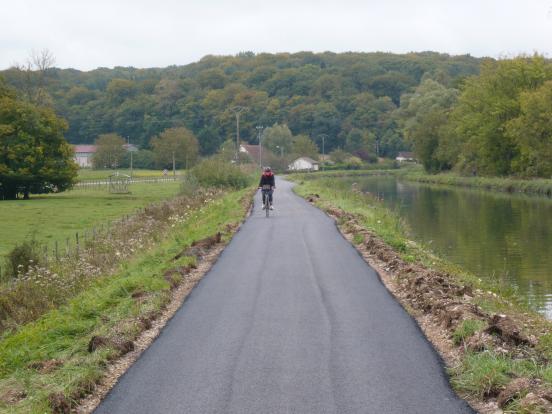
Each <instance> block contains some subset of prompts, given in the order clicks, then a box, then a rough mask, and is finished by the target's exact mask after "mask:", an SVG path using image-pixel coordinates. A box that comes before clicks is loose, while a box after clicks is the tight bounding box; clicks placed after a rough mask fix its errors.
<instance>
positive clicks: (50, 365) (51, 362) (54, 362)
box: [29, 359, 63, 374]
mask: <svg viewBox="0 0 552 414" xmlns="http://www.w3.org/2000/svg"><path fill="white" fill-rule="evenodd" d="M62 365H63V361H62V360H61V359H48V360H46V361H37V362H33V363H32V364H29V368H31V369H36V370H37V371H38V372H40V373H41V374H49V373H50V372H52V371H54V370H55V369H56V368H57V367H60V366H62Z"/></svg>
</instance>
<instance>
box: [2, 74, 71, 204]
mask: <svg viewBox="0 0 552 414" xmlns="http://www.w3.org/2000/svg"><path fill="white" fill-rule="evenodd" d="M66 130H67V123H66V122H65V121H64V120H63V119H61V118H58V117H57V116H56V115H55V114H54V112H53V111H52V110H51V109H49V108H44V107H40V108H39V107H36V106H34V105H33V104H31V103H29V102H23V101H21V100H19V99H17V97H16V96H15V94H14V93H13V92H12V91H10V90H9V89H7V88H5V87H3V86H2V84H1V82H0V198H3V199H15V198H17V197H18V196H19V195H20V194H22V195H23V197H24V198H29V195H30V194H31V193H33V194H40V193H49V192H54V191H64V190H66V189H68V188H70V187H71V186H72V185H73V183H74V181H75V179H76V176H77V170H78V166H77V165H76V163H75V162H74V161H73V150H72V148H71V146H70V145H69V144H68V143H67V141H65V138H64V137H63V133H64V132H65V131H66Z"/></svg>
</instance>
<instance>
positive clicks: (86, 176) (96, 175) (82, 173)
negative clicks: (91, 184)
mask: <svg viewBox="0 0 552 414" xmlns="http://www.w3.org/2000/svg"><path fill="white" fill-rule="evenodd" d="M117 172H118V173H119V174H126V175H130V169H119V170H92V169H88V168H81V169H80V170H79V177H78V179H79V180H99V179H102V178H107V177H109V176H110V175H112V174H116V173H117ZM183 172H184V170H176V175H182V174H183ZM172 174H173V172H172V171H169V172H168V175H169V176H171V177H172ZM132 176H133V177H162V176H163V170H138V169H134V170H132Z"/></svg>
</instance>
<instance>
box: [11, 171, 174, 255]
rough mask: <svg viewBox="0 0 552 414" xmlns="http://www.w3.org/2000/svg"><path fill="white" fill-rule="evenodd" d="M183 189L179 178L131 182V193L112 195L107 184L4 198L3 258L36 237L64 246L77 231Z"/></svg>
mask: <svg viewBox="0 0 552 414" xmlns="http://www.w3.org/2000/svg"><path fill="white" fill-rule="evenodd" d="M179 189H180V183H179V181H175V182H164V183H160V184H152V183H135V184H131V185H130V194H110V193H109V192H108V191H107V187H106V188H105V189H102V190H88V189H86V190H85V189H75V190H72V191H67V192H63V193H59V194H47V195H34V196H31V199H30V200H8V201H0V229H1V231H0V257H1V256H4V255H5V254H6V253H8V251H9V250H10V249H11V248H13V247H14V246H15V245H16V244H18V243H20V242H22V241H23V240H25V239H31V238H33V237H34V238H35V239H36V240H37V241H39V242H41V243H48V244H50V249H51V248H53V246H54V241H56V240H57V241H58V243H60V248H61V246H64V243H65V240H66V238H68V237H70V238H72V240H73V239H74V237H75V232H77V231H78V232H83V231H85V230H90V229H92V228H93V227H94V226H99V225H102V224H106V223H107V222H108V221H110V220H115V219H117V218H120V217H121V216H123V215H125V214H130V213H132V212H133V211H135V210H136V209H138V208H143V207H145V206H146V205H148V204H150V203H154V202H158V201H161V200H165V199H168V198H172V197H174V196H175V195H176V194H177V193H178V191H179Z"/></svg>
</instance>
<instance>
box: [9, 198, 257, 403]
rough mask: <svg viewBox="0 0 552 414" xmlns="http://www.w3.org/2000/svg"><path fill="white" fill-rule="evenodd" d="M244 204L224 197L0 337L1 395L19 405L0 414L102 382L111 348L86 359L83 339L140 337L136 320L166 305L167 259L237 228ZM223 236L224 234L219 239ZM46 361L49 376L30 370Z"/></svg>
mask: <svg viewBox="0 0 552 414" xmlns="http://www.w3.org/2000/svg"><path fill="white" fill-rule="evenodd" d="M244 197H249V190H242V191H240V192H234V193H230V194H228V195H226V196H224V197H222V198H220V199H218V200H216V201H214V202H212V203H210V204H208V205H206V206H204V207H202V208H200V209H199V210H197V211H195V212H194V213H193V214H192V215H191V216H190V217H189V218H188V219H187V220H186V221H185V222H184V223H183V224H180V225H178V226H176V227H175V228H173V229H172V230H171V232H170V235H169V236H168V238H166V239H165V240H164V241H161V242H159V243H158V244H156V247H155V248H154V249H152V250H150V251H148V252H145V253H143V254H142V255H140V256H139V257H136V258H135V259H134V260H131V261H128V262H127V263H124V264H123V265H121V267H120V271H119V272H117V273H116V274H115V275H113V276H109V277H104V278H100V279H98V280H97V281H96V282H95V283H94V284H93V285H92V286H91V287H90V288H88V289H87V290H86V291H84V292H83V293H82V294H80V295H78V296H77V297H75V298H74V299H72V300H71V301H70V302H69V303H68V304H67V305H65V306H63V307H61V308H60V309H58V310H55V311H51V312H49V313H47V314H45V315H44V316H43V317H42V318H41V319H39V320H38V321H36V322H33V323H29V324H27V325H26V326H24V327H22V328H21V329H20V330H19V331H18V332H17V333H15V334H11V335H9V336H6V337H4V338H3V339H2V341H0V396H1V395H3V394H4V393H5V392H6V391H7V390H8V389H12V390H21V391H23V392H24V393H25V394H26V398H24V399H23V400H22V401H20V402H19V403H17V404H15V405H8V404H7V403H6V402H2V401H1V398H0V411H2V412H6V411H8V410H9V412H13V413H38V412H40V413H42V412H46V413H47V412H51V409H50V407H49V405H48V396H49V395H50V394H51V393H53V392H61V393H63V394H64V395H65V396H66V397H67V398H68V399H69V400H75V399H77V397H78V396H79V394H80V393H81V392H82V390H83V389H86V388H89V387H90V384H93V383H95V382H96V381H97V380H98V378H100V377H101V375H102V373H103V372H104V370H105V366H106V365H107V363H108V361H109V359H110V358H112V357H114V356H115V355H116V351H115V350H113V349H111V348H100V350H98V351H95V352H93V353H89V352H88V351H87V345H88V342H89V341H90V338H91V337H92V336H93V335H103V336H110V335H111V334H112V333H113V332H117V333H118V334H119V335H120V336H121V337H123V338H126V339H132V338H134V336H135V335H136V334H137V333H138V332H139V326H138V324H137V320H138V318H139V317H141V316H147V315H149V314H151V313H152V312H155V311H157V310H159V309H160V308H161V307H162V305H163V304H165V303H166V302H167V300H168V298H169V294H170V290H169V284H168V282H167V281H166V280H165V279H164V278H163V273H164V271H165V270H167V269H169V268H173V267H174V266H175V263H174V262H173V260H172V258H173V257H174V256H175V255H176V254H177V253H179V252H180V251H181V250H182V249H183V248H184V247H186V246H189V245H190V244H191V243H192V241H194V240H199V239H203V238H205V237H208V236H211V235H213V234H214V233H216V232H217V231H221V232H223V234H224V228H225V226H226V225H227V224H230V223H232V224H235V223H238V222H240V221H241V220H242V219H243V216H244V208H243V203H242V201H243V199H244ZM228 237H229V234H224V238H225V239H226V240H227V239H228ZM137 291H140V292H143V293H145V294H146V296H143V298H145V299H143V300H140V301H137V300H136V299H133V298H132V296H131V295H132V293H133V292H137ZM190 334H193V332H191V333H190ZM48 359H60V360H62V361H63V365H62V366H61V367H59V368H57V369H55V370H54V371H53V372H51V373H49V374H41V373H40V372H38V371H37V370H36V369H33V368H31V367H30V364H32V363H33V362H37V361H44V360H48Z"/></svg>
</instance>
